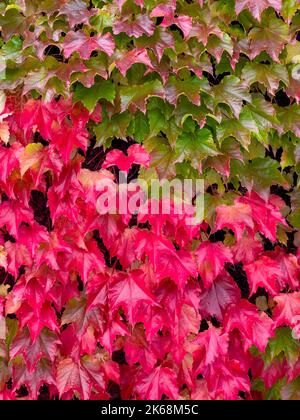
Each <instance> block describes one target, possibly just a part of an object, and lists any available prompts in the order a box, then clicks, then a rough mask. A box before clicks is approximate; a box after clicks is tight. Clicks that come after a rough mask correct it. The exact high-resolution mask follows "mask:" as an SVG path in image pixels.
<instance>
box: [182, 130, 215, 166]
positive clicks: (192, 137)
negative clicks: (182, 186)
mask: <svg viewBox="0 0 300 420" xmlns="http://www.w3.org/2000/svg"><path fill="white" fill-rule="evenodd" d="M175 150H176V152H177V153H178V160H177V161H179V162H181V161H182V160H184V159H186V160H190V161H191V163H192V166H193V167H194V168H195V169H198V170H199V171H201V164H202V160H203V159H204V158H206V157H207V156H218V155H220V152H219V151H218V149H217V147H216V145H215V143H214V140H213V136H212V134H211V132H210V130H208V129H207V128H202V129H198V130H196V132H195V133H194V134H191V133H188V132H183V133H182V134H181V135H180V136H179V138H178V140H177V142H176V147H175Z"/></svg>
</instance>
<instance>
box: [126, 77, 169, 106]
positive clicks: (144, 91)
mask: <svg viewBox="0 0 300 420" xmlns="http://www.w3.org/2000/svg"><path fill="white" fill-rule="evenodd" d="M152 96H157V97H161V98H163V97H164V89H163V86H162V84H161V83H160V82H159V81H158V80H152V81H150V82H146V83H144V84H142V85H134V86H122V87H121V89H120V97H121V110H122V112H123V111H125V110H126V109H128V108H129V107H130V106H133V110H134V111H135V110H136V109H140V110H141V111H142V112H146V102H147V100H148V98H150V97H152Z"/></svg>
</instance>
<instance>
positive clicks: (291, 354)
mask: <svg viewBox="0 0 300 420" xmlns="http://www.w3.org/2000/svg"><path fill="white" fill-rule="evenodd" d="M299 352H300V342H299V341H298V340H295V339H294V338H293V337H292V331H291V329H290V328H288V327H284V328H278V329H277V330H276V333H275V337H274V338H271V339H270V341H269V344H268V347H267V351H266V353H267V356H266V362H267V363H271V362H272V361H273V360H274V359H275V358H277V357H280V356H281V357H282V356H284V357H286V358H287V360H288V362H289V363H290V364H292V365H293V364H295V363H296V361H297V360H298V358H299Z"/></svg>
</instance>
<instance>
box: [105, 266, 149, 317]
mask: <svg viewBox="0 0 300 420" xmlns="http://www.w3.org/2000/svg"><path fill="white" fill-rule="evenodd" d="M142 278H143V272H142V271H141V270H137V271H132V272H131V273H130V276H126V275H125V276H119V277H116V278H115V280H114V281H113V282H112V283H111V285H110V287H109V291H108V296H109V302H110V305H111V309H112V311H116V310H117V309H119V308H120V306H122V307H123V308H124V309H125V313H126V315H127V316H128V321H129V322H130V324H131V325H134V324H135V322H136V321H135V320H136V312H137V310H138V307H139V305H141V304H143V303H144V304H147V305H152V306H153V305H157V302H156V299H155V297H154V296H153V295H152V294H151V293H150V291H148V290H147V289H146V288H145V286H144V285H143V281H142Z"/></svg>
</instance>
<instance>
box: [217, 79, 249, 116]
mask: <svg viewBox="0 0 300 420" xmlns="http://www.w3.org/2000/svg"><path fill="white" fill-rule="evenodd" d="M212 95H213V98H214V103H215V106H217V105H218V104H220V103H224V104H227V105H228V106H229V107H230V108H231V109H232V112H233V114H234V116H235V117H236V118H239V115H240V113H241V110H242V108H243V101H247V102H251V96H250V94H249V93H248V89H247V86H246V85H245V84H243V83H241V81H240V79H239V78H237V77H236V76H225V77H224V79H223V80H222V81H221V83H220V84H219V85H217V86H213V87H212Z"/></svg>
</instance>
